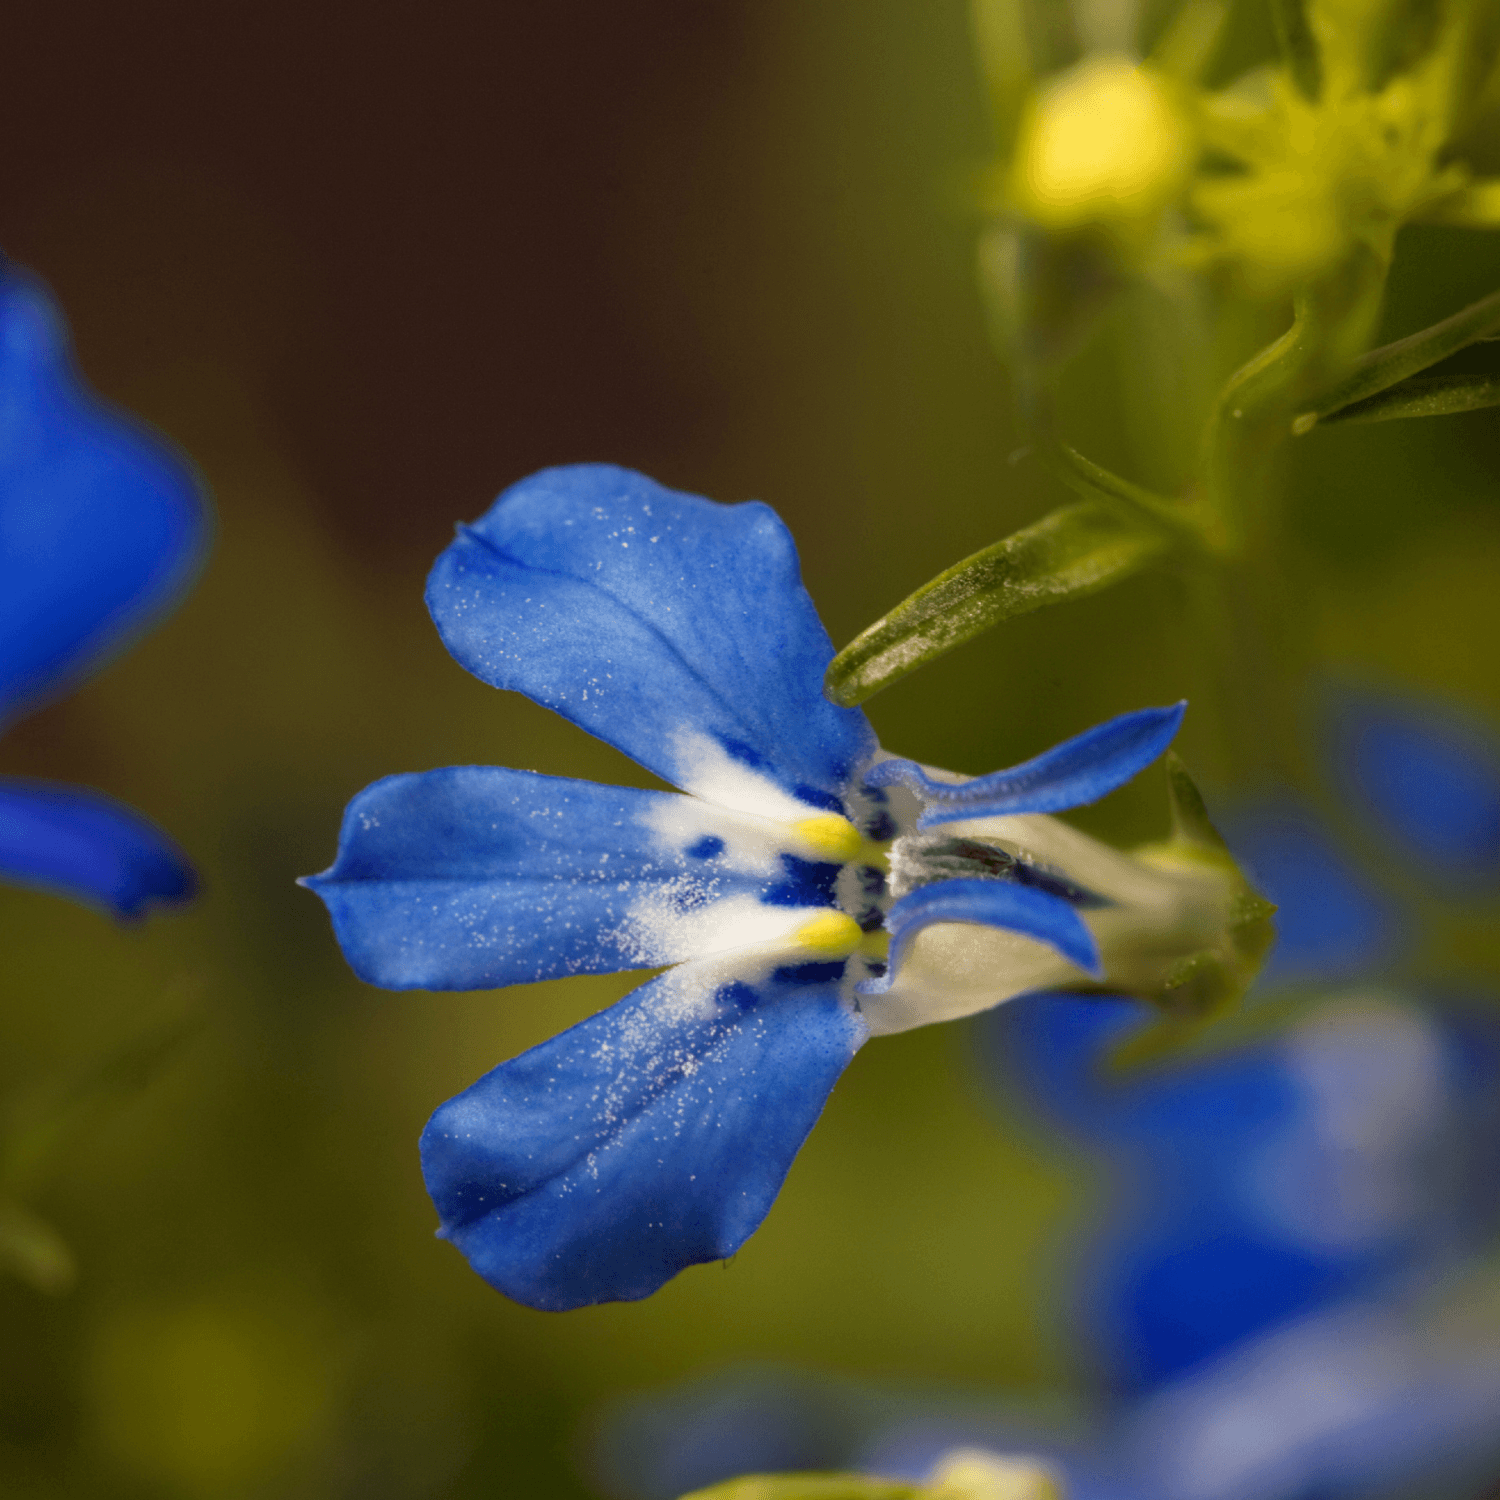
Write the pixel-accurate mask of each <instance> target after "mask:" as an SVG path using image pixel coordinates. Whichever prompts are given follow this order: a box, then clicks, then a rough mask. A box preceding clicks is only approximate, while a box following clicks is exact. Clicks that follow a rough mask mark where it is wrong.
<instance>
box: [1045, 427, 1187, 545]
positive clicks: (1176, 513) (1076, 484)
mask: <svg viewBox="0 0 1500 1500" xmlns="http://www.w3.org/2000/svg"><path fill="white" fill-rule="evenodd" d="M1041 458H1042V461H1043V462H1044V463H1045V464H1046V465H1047V467H1048V468H1050V469H1051V470H1052V472H1053V473H1054V474H1055V475H1056V476H1057V477H1058V478H1059V479H1060V480H1061V481H1062V482H1063V483H1064V484H1065V485H1067V487H1068V488H1069V489H1070V490H1072V491H1073V492H1074V494H1076V495H1080V496H1082V497H1083V499H1085V500H1101V501H1103V502H1104V503H1105V504H1107V505H1112V506H1113V507H1114V508H1115V509H1116V510H1118V511H1121V512H1122V513H1123V514H1125V515H1126V516H1127V517H1131V518H1138V517H1145V518H1147V519H1149V520H1151V521H1159V522H1160V523H1161V524H1162V525H1164V526H1166V527H1167V528H1168V529H1169V530H1172V531H1181V532H1187V533H1188V534H1190V535H1192V536H1193V537H1195V538H1196V537H1198V536H1199V535H1200V531H1199V529H1198V527H1197V526H1196V525H1195V524H1194V520H1193V518H1192V516H1191V515H1190V513H1189V512H1188V510H1187V509H1186V507H1185V506H1183V505H1182V504H1181V503H1180V502H1178V501H1175V500H1169V499H1167V498H1166V496H1164V495H1158V494H1156V493H1155V492H1154V491H1153V490H1148V489H1146V488H1145V487H1144V486H1143V485H1139V484H1133V483H1132V482H1131V481H1130V480H1128V479H1122V478H1121V477H1120V475H1118V474H1115V473H1112V472H1111V471H1110V470H1109V469H1106V468H1104V467H1102V466H1101V465H1100V464H1096V463H1095V462H1094V461H1093V459H1091V458H1085V457H1084V456H1083V454H1081V453H1080V452H1078V450H1077V449H1076V448H1070V447H1068V446H1067V444H1066V443H1058V444H1056V445H1055V446H1052V447H1050V448H1048V449H1046V450H1044V451H1043V452H1042V454H1041Z"/></svg>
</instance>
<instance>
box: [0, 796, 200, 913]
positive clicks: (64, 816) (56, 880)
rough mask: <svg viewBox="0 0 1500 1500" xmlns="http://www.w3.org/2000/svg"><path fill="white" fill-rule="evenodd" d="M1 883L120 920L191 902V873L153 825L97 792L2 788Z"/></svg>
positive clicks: (192, 884) (174, 846)
mask: <svg viewBox="0 0 1500 1500" xmlns="http://www.w3.org/2000/svg"><path fill="white" fill-rule="evenodd" d="M0 879H3V880H8V881H10V882H12V883H13V884H16V885H28V886H35V887H37V888H39V889H41V890H44V891H52V892H54V893H55V894H57V895H60V896H68V897H71V898H72V899H73V900H75V901H81V902H83V903H84V904H85V905H88V906H102V907H105V908H107V909H108V910H109V911H111V912H113V913H114V914H115V916H117V917H136V916H140V915H141V914H142V912H144V910H145V908H146V907H147V906H148V905H149V904H150V903H152V902H153V901H160V902H168V903H170V902H177V901H185V900H186V899H187V898H188V897H189V896H191V895H192V894H193V888H194V884H195V882H194V878H193V870H192V866H191V865H189V864H188V862H187V859H186V857H185V856H184V855H183V853H182V851H181V850H179V849H178V847H177V846H176V845H175V844H174V843H173V842H172V841H171V839H169V838H168V837H167V836H166V834H164V833H163V832H162V831H161V829H159V828H158V827H156V825H155V824H154V823H150V822H148V821H147V820H146V819H145V818H143V817H142V816H141V815H140V814H139V813H137V812H132V811H131V809H130V808H128V807H126V806H124V804H123V803H119V802H116V801H114V800H113V799H112V798H109V797H106V796H104V795H102V794H101V793H99V792H91V791H86V790H84V789H82V788H79V787H70V786H58V785H55V784H54V783H52V782H46V781H19V780H15V779H13V778H10V777H7V778H5V779H3V780H0Z"/></svg>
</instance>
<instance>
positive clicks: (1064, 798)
mask: <svg viewBox="0 0 1500 1500" xmlns="http://www.w3.org/2000/svg"><path fill="white" fill-rule="evenodd" d="M1186 711H1187V704H1186V703H1175V704H1173V705H1172V706H1171V707H1170V708H1142V709H1138V710H1137V711H1136V712H1135V713H1130V714H1121V715H1120V717H1119V718H1117V719H1110V720H1109V721H1108V722H1107V723H1104V724H1096V725H1095V726H1094V727H1093V728H1092V729H1086V730H1085V731H1084V732H1083V733H1082V734H1080V735H1076V736H1075V737H1074V738H1073V739H1071V740H1064V741H1063V743H1062V744H1060V745H1056V746H1054V747H1053V748H1052V749H1051V750H1048V751H1047V752H1046V753H1045V754H1042V755H1039V756H1037V757H1036V759H1035V760H1028V761H1027V762H1025V764H1024V765H1019V766H1014V767H1012V768H1011V769H1010V770H1008V771H994V772H992V773H991V774H990V775H988V776H979V777H976V778H975V779H974V780H973V781H965V782H961V783H959V784H958V785H954V784H953V783H951V782H943V781H933V780H932V779H931V777H929V776H928V775H927V773H926V772H925V771H924V770H923V769H922V768H921V767H920V766H919V765H917V763H916V762H915V761H910V760H886V761H882V762H881V763H880V764H879V765H877V766H876V767H875V768H874V769H873V770H872V771H871V772H870V773H869V775H868V776H867V777H866V778H865V780H866V781H867V782H868V783H869V785H871V786H892V785H895V784H900V785H901V786H905V787H909V788H910V789H911V790H912V791H914V792H916V794H917V795H918V796H919V797H921V798H922V799H923V801H924V802H925V803H926V804H927V805H926V807H925V809H924V810H923V813H922V816H921V818H920V820H919V822H918V825H917V826H918V827H919V828H932V827H935V826H936V825H937V824H939V823H958V822H962V821H965V820H967V819H969V818H994V817H1001V816H1008V815H1011V814H1015V813H1055V812H1062V811H1064V810H1065V809H1067V808H1070V807H1081V806H1083V804H1084V803H1086V802H1097V801H1098V800H1099V798H1100V797H1102V796H1104V795H1105V794H1106V793H1107V792H1112V791H1114V790H1115V788H1116V787H1119V786H1124V784H1125V783H1126V782H1127V781H1129V780H1130V779H1131V777H1133V776H1135V775H1137V774H1138V773H1139V772H1141V771H1143V770H1145V768H1146V767H1147V766H1149V765H1150V764H1151V762H1152V761H1154V760H1155V759H1156V758H1157V756H1159V755H1160V754H1161V753H1162V751H1163V750H1165V749H1166V748H1167V746H1168V745H1170V744H1171V743H1172V737H1173V736H1174V735H1175V734H1176V733H1177V730H1178V727H1179V725H1181V723H1182V716H1183V714H1184V713H1185V712H1186Z"/></svg>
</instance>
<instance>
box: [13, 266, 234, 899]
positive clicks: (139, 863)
mask: <svg viewBox="0 0 1500 1500" xmlns="http://www.w3.org/2000/svg"><path fill="white" fill-rule="evenodd" d="M205 536H206V523H205V512H204V506H203V502H202V498H201V495H200V493H199V489H198V485H197V481H196V479H195V477H194V475H193V473H192V471H191V469H190V468H189V467H188V465H187V464H186V463H185V462H184V461H183V459H182V458H181V457H180V456H179V455H178V454H176V453H175V452H174V451H173V450H172V449H171V448H170V447H169V446H168V445H167V444H166V443H165V442H163V441H162V440H161V439H160V438H159V437H157V436H155V435H154V434H152V433H150V432H148V431H147V430H146V429H145V428H144V427H142V426H141V425H140V424H139V423H137V422H135V421H132V420H131V419H130V418H129V417H126V416H125V415H123V414H122V413H120V412H118V411H115V410H113V409H112V408H110V407H108V406H105V405H104V404H103V403H102V402H101V401H99V400H98V398H97V397H95V396H94V395H93V394H92V393H91V392H90V391H89V390H88V388H87V387H86V386H85V385H84V383H83V381H82V380H81V379H80V377H79V375H78V372H77V370H76V369H75V368H74V365H73V361H72V357H71V354H70V351H69V347H68V334H67V326H66V324H65V323H64V321H63V318H62V314H61V312H60V311H59V310H58V307H57V305H56V303H55V302H54V301H53V299H52V298H51V296H50V295H49V294H48V292H47V291H46V289H45V288H44V287H43V286H42V285H41V284H40V283H39V282H38V281H36V280H35V279H34V278H33V277H31V276H29V275H27V274H25V273H24V272H22V271H20V270H18V269H17V268H15V267H13V266H11V265H9V264H8V263H7V262H6V261H5V260H4V259H3V258H0V730H3V729H4V728H5V727H6V726H7V725H9V724H11V723H13V722H14V721H15V720H16V719H18V718H19V717H21V716H22V715H23V714H25V713H27V712H29V711H30V710H32V709H34V708H36V707H38V706H39V705H40V704H41V703H42V702H43V701H45V700H46V699H48V698H50V697H53V696H55V695H56V694H57V693H59V692H61V691H62V690H64V689H66V688H68V687H70V686H72V685H73V684H74V683H75V682H76V681H77V680H78V679H79V678H80V677H83V676H85V675H86V674H87V673H88V672H90V671H92V670H94V669H95V668H97V667H98V666H99V665H100V664H101V663H102V662H103V661H104V660H105V659H106V658H107V657H108V656H110V655H111V654H113V652H115V651H116V650H118V649H119V648H120V647H121V646H122V645H124V644H125V643H127V642H128V641H129V640H130V639H131V638H132V637H134V636H135V635H136V634H137V633H138V632H139V631H140V630H142V629H143V628H144V627H145V626H146V624H147V623H148V622H149V621H150V620H152V619H153V618H154V617H155V616H157V615H159V614H160V613H161V612H162V611H163V610H164V609H166V608H167V607H168V606H169V605H170V604H171V603H172V602H173V601H175V600H176V599H177V597H178V596H179V595H180V594H181V593H182V592H183V590H184V589H185V588H186V587H187V585H188V583H189V582H190V580H191V577H192V574H193V571H194V569H195V567H196V564H197V561H198V559H199V557H200V555H201V553H202V550H203V545H204V541H205ZM0 879H5V880H9V881H12V882H14V883H17V884H20V885H27V886H34V887H38V888H40V889H43V890H48V891H53V892H56V893H57V894H59V895H64V896H69V897H72V898H73V899H75V900H78V901H83V902H86V903H88V904H90V905H95V906H101V907H104V908H105V909H107V910H109V911H111V912H113V913H114V914H115V915H116V916H118V917H134V916H137V915H139V914H140V913H141V912H142V911H144V909H145V908H146V907H147V906H148V905H149V904H150V903H152V902H153V901H162V902H169V901H177V900H181V899H184V898H185V897H187V896H188V895H190V894H191V893H192V888H193V873H192V869H191V867H190V866H189V865H188V864H187V861H186V860H185V858H184V857H183V855H182V853H181V852H180V851H179V850H178V849H177V847H176V845H175V844H173V842H172V841H171V840H170V839H169V838H168V837H167V836H166V834H164V833H163V832H162V831H161V830H160V829H159V828H157V827H156V826H155V825H154V824H152V823H150V822H148V821H147V820H146V819H145V818H143V817H141V816H140V814H138V813H135V812H133V811H131V810H130V809H129V808H127V807H124V806H122V805H121V804H120V803H118V802H116V801H114V800H113V799H111V798H109V797H106V796H104V795H102V794H101V793H98V792H92V791H86V790H83V789H81V788H78V787H71V786H61V785H58V784H56V783H53V782H45V781H33V780H23V779H20V778H17V777H3V778H0Z"/></svg>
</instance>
